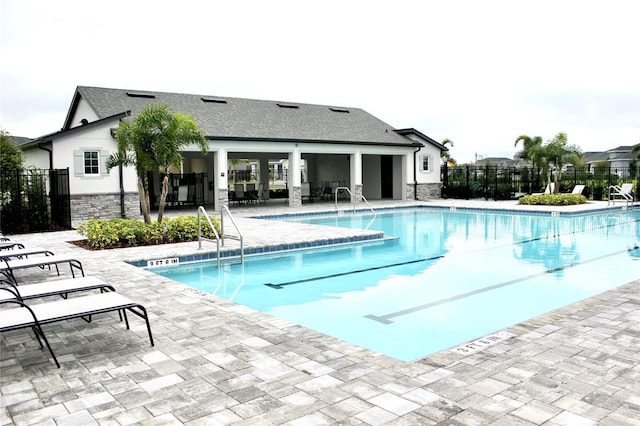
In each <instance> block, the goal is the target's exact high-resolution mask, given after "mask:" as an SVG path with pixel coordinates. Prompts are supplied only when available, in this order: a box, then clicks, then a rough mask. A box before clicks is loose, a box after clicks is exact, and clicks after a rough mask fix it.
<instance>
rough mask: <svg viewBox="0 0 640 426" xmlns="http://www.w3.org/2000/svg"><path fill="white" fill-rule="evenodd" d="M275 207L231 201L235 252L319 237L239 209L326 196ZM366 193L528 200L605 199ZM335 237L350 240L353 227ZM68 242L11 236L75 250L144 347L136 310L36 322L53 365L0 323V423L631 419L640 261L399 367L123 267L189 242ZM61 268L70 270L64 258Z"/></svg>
mask: <svg viewBox="0 0 640 426" xmlns="http://www.w3.org/2000/svg"><path fill="white" fill-rule="evenodd" d="M280 203H281V204H279V203H274V202H272V203H271V204H270V205H269V206H268V207H262V206H248V207H244V206H243V207H232V209H231V211H232V213H233V214H234V216H235V218H236V221H237V222H238V225H239V227H240V228H241V229H242V231H243V235H244V236H245V246H246V247H249V248H250V247H261V246H265V245H281V244H290V243H294V242H300V241H309V240H314V239H318V238H325V237H326V235H324V234H326V231H324V230H319V229H318V228H316V227H314V226H312V225H305V224H292V223H285V222H277V221H269V222H268V224H265V222H264V221H263V220H259V219H254V218H251V217H250V216H259V215H264V214H278V213H299V212H302V211H319V210H332V209H333V207H334V206H333V203H315V204H308V205H307V204H305V206H303V207H302V208H301V209H300V210H298V209H296V210H294V209H290V208H287V207H286V206H285V205H284V203H283V202H280ZM372 204H373V205H374V208H381V207H385V206H387V207H394V206H395V207H397V206H409V205H413V204H419V205H431V206H435V205H439V206H453V207H459V208H463V207H474V208H490V209H514V210H542V211H550V210H551V211H552V210H560V211H582V210H591V209H598V208H604V207H606V206H607V203H606V202H605V203H588V204H587V205H583V206H571V207H566V208H565V207H563V208H551V209H550V208H548V207H546V208H544V207H523V206H518V205H517V204H516V203H515V202H510V201H505V202H495V201H464V200H434V201H429V202H425V203H402V202H395V203H382V202H380V203H372ZM619 207H620V205H619V204H618V206H617V208H619ZM636 208H637V207H636ZM191 213H193V212H191ZM167 214H168V215H172V214H176V213H172V212H168V213H167ZM180 214H185V212H180ZM335 232H336V234H337V235H340V236H344V237H349V236H350V235H353V234H354V233H358V232H362V231H357V230H347V229H336V231H335ZM80 238H81V237H80V236H79V235H78V234H77V233H76V232H75V231H63V232H52V233H41V234H29V235H14V236H12V239H14V240H16V241H19V242H22V243H24V244H25V245H26V246H27V247H28V246H36V245H37V246H44V247H48V248H51V250H52V251H54V252H55V253H56V254H58V253H64V254H72V255H74V256H76V257H77V258H78V259H80V260H81V261H82V263H83V266H84V269H85V273H86V274H87V275H92V276H98V277H101V278H103V279H104V280H105V281H107V282H109V283H111V284H113V285H114V286H115V287H116V289H117V290H118V291H119V292H120V293H122V294H124V295H126V296H127V297H129V298H130V299H133V300H135V301H137V302H139V303H141V304H142V305H144V306H145V307H146V308H147V310H148V311H149V315H150V321H151V328H152V330H153V335H154V338H155V346H154V347H151V346H150V345H149V341H148V337H147V334H146V328H145V325H144V322H143V321H142V320H140V319H139V318H137V317H133V316H132V317H131V318H130V319H129V320H130V323H131V327H132V329H131V330H126V328H125V326H124V324H123V323H121V322H119V321H118V317H117V315H115V314H104V315H100V316H98V317H95V318H94V319H93V321H92V322H91V323H87V322H85V321H83V320H81V319H75V320H69V321H65V322H60V323H57V324H51V325H47V326H45V333H46V335H47V337H48V338H49V341H50V343H51V345H52V347H53V349H54V351H55V352H56V355H57V357H58V360H59V361H60V363H61V368H56V366H55V365H54V363H53V362H52V360H51V358H50V357H49V356H48V355H49V354H48V353H47V352H46V351H42V350H40V348H39V346H38V343H37V340H35V339H34V337H33V334H32V333H31V332H30V331H29V332H27V331H26V330H17V331H12V332H6V333H2V335H0V351H1V353H0V398H1V399H0V400H1V402H2V409H1V411H0V424H1V425H9V424H16V425H36V424H37V425H92V424H100V425H129V424H142V425H146V424H163V425H165V424H166V425H172V424H176V425H177V424H187V425H218V424H220V425H223V424H234V425H316V424H349V425H357V424H367V425H382V424H390V425H430V424H447V425H542V424H544V425H594V424H602V425H616V426H620V425H636V426H637V425H638V424H639V423H638V419H640V263H639V264H638V266H639V267H638V278H639V280H636V281H634V282H631V283H628V284H626V285H623V286H621V287H618V288H616V289H614V290H611V291H608V292H606V293H602V294H600V295H598V296H596V297H592V298H590V299H587V300H584V301H581V302H579V303H575V304H572V305H569V306H567V307H565V308H562V309H559V310H557V311H553V312H551V313H548V314H545V315H542V316H539V317H536V318H533V319H531V320H529V321H526V322H524V323H521V324H517V325H514V326H512V327H509V328H508V329H507V330H508V331H509V332H510V333H512V334H513V337H511V338H508V339H506V340H504V341H502V342H500V343H497V344H495V345H492V346H489V347H487V348H486V349H484V350H481V351H478V352H475V353H472V354H470V355H467V356H463V355H460V354H456V353H454V352H452V351H443V352H440V353H437V354H434V355H431V356H428V357H426V358H424V359H422V360H419V361H415V362H411V363H407V362H402V361H398V360H395V359H393V358H389V357H387V356H384V355H380V354H377V353H375V352H372V351H370V350H366V349H363V348H360V347H358V346H355V345H352V344H349V343H345V342H343V341H341V340H339V339H336V338H333V337H330V336H327V335H324V334H321V333H318V332H315V331H312V330H309V329H306V328H304V327H301V326H298V325H295V324H292V323H289V322H286V321H282V320H280V319H276V318H273V317H271V316H269V315H267V314H263V313H260V312H257V311H254V310H252V309H249V308H246V307H243V306H241V305H237V304H234V303H232V302H229V301H226V300H223V299H220V298H217V297H215V296H212V295H206V294H202V293H201V292H199V291H197V290H194V289H191V288H189V287H187V286H185V285H182V284H179V283H177V282H174V281H172V280H169V279H166V278H163V277H160V276H158V275H156V274H154V273H153V272H150V271H148V270H145V269H142V268H137V267H134V266H132V265H130V264H128V263H126V262H125V261H131V260H143V259H161V258H168V257H175V256H186V255H189V254H200V253H202V250H198V245H197V243H182V244H171V245H161V246H154V247H138V248H128V249H118V250H103V251H87V250H84V249H82V248H80V247H78V246H76V245H73V244H70V243H69V241H72V240H77V239H80ZM227 248H229V249H231V248H233V243H232V242H229V243H228V246H227ZM205 249H206V250H215V245H211V244H210V245H209V246H208V247H206V248H205ZM611 273H612V274H615V271H611ZM61 274H62V275H63V276H65V277H66V276H70V272H69V271H68V270H66V269H65V268H64V267H62V268H61ZM17 276H18V280H19V282H21V283H28V282H33V281H41V280H43V279H55V278H57V277H55V273H54V272H50V271H47V270H44V271H43V270H40V269H37V268H36V269H31V270H24V271H18V272H17Z"/></svg>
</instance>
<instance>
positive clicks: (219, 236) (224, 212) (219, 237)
mask: <svg viewBox="0 0 640 426" xmlns="http://www.w3.org/2000/svg"><path fill="white" fill-rule="evenodd" d="M225 216H226V217H228V220H229V221H231V224H232V225H233V228H234V229H235V232H236V233H235V234H231V233H225V227H224V224H225ZM203 220H204V221H205V225H206V226H208V227H209V228H210V229H211V230H212V231H213V233H214V235H215V237H216V238H215V239H212V238H207V237H204V236H203V235H202V226H203ZM225 239H229V240H236V241H239V242H240V255H239V256H230V257H226V258H225V263H244V239H243V237H242V233H241V232H240V229H239V228H238V225H237V224H236V222H235V220H234V219H233V216H232V215H231V212H230V211H229V208H228V207H227V206H224V205H223V206H222V208H221V209H220V233H218V231H217V230H216V228H215V226H213V223H212V222H211V218H210V217H209V214H208V213H207V211H206V210H205V208H204V206H200V207H198V249H202V242H203V241H204V242H211V243H215V244H216V262H217V265H218V267H219V266H220V265H221V263H222V258H221V256H220V245H222V246H224V242H225Z"/></svg>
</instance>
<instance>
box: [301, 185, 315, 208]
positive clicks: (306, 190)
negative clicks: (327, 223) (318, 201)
mask: <svg viewBox="0 0 640 426" xmlns="http://www.w3.org/2000/svg"><path fill="white" fill-rule="evenodd" d="M311 188H313V185H312V184H311V182H302V188H301V194H302V197H301V198H302V202H304V200H305V198H306V199H307V201H309V202H312V203H313V194H312V192H311Z"/></svg>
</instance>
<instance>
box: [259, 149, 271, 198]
mask: <svg viewBox="0 0 640 426" xmlns="http://www.w3.org/2000/svg"><path fill="white" fill-rule="evenodd" d="M260 183H261V184H262V187H263V188H264V193H263V195H264V199H265V200H268V199H269V159H268V158H261V159H260Z"/></svg>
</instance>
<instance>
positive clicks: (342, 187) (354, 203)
mask: <svg viewBox="0 0 640 426" xmlns="http://www.w3.org/2000/svg"><path fill="white" fill-rule="evenodd" d="M341 190H342V191H346V192H347V193H349V196H350V197H351V205H352V206H353V211H354V212H355V211H356V197H354V196H353V194H352V193H351V190H350V189H349V188H347V187H346V186H339V187H337V188H336V194H335V197H336V200H335V204H336V210H338V192H340V191H341ZM360 197H362V201H364V202H365V204H366V205H367V207H369V210H371V213H373V216H374V217H375V216H376V211H375V210H374V209H373V207H371V204H369V202H368V201H367V199H366V198H365V197H364V195H360Z"/></svg>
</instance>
